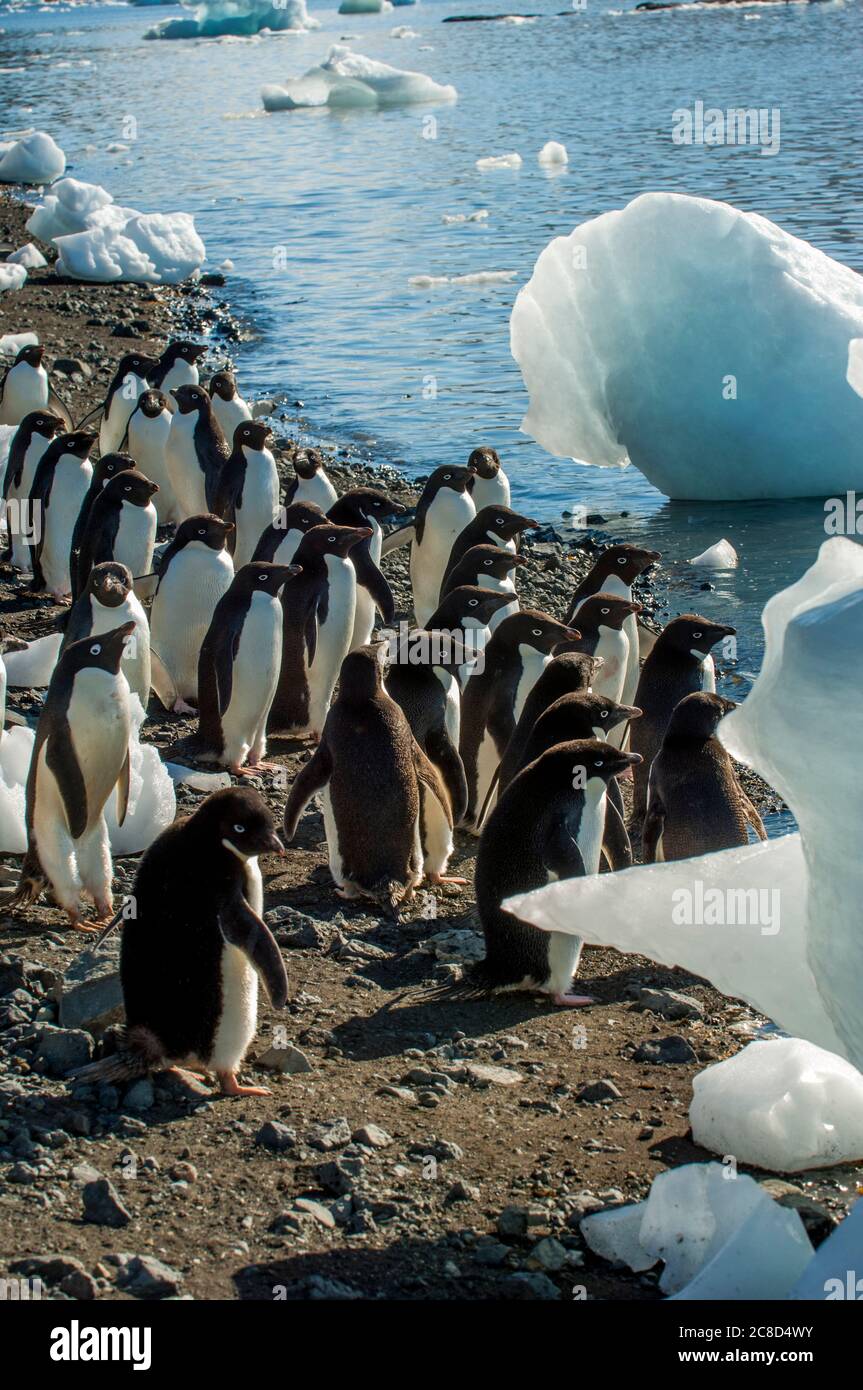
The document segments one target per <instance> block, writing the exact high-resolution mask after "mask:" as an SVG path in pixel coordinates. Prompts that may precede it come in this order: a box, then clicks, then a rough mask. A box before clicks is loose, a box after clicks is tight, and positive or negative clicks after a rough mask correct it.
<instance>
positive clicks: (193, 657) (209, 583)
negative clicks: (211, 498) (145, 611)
mask: <svg viewBox="0 0 863 1390" xmlns="http://www.w3.org/2000/svg"><path fill="white" fill-rule="evenodd" d="M230 533H231V526H230V525H229V524H228V523H227V522H224V521H223V520H222V518H221V517H219V516H213V515H211V514H209V513H205V514H202V515H201V516H190V517H188V518H187V520H186V521H182V522H181V523H180V525H179V526H178V527H177V533H176V535H175V536H174V539H173V540H172V541H171V544H170V545H169V546H168V548H167V550H164V551H163V552H162V554H161V556H160V557H159V564H158V573H159V582H158V588H157V589H156V594H155V597H154V599H153V606H152V608H151V610H150V661H151V666H152V683H153V689H154V690H155V692H156V694H157V695H158V697H159V699H160V701H161V703H162V704H163V705H164V707H165V709H168V710H172V711H173V712H174V713H175V714H194V713H195V710H196V708H197V702H198V659H199V657H200V654H201V647H202V645H203V642H204V638H205V637H206V635H207V633H208V631H209V629H210V624H211V622H212V620H213V613H214V611H215V608H216V604H217V603H218V602H219V600H220V599H221V598H222V597H223V595H224V594H226V593H227V592H228V589H229V588H230V586H231V582H232V580H233V578H234V565H233V562H232V560H231V557H230V555H229V554H228V550H227V539H228V536H229V535H230Z"/></svg>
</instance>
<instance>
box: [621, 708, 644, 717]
mask: <svg viewBox="0 0 863 1390" xmlns="http://www.w3.org/2000/svg"><path fill="white" fill-rule="evenodd" d="M620 708H621V709H622V710H623V712H624V713H625V715H626V717H627V719H640V718H641V716H642V714H643V713H644V710H641V709H639V708H638V706H637V705H621V706H620Z"/></svg>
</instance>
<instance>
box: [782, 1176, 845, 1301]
mask: <svg viewBox="0 0 863 1390" xmlns="http://www.w3.org/2000/svg"><path fill="white" fill-rule="evenodd" d="M788 1297H789V1298H792V1299H800V1298H802V1299H809V1300H813V1301H815V1300H819V1299H826V1300H836V1299H852V1300H854V1301H859V1300H860V1298H863V1200H861V1198H859V1197H858V1198H857V1201H856V1202H855V1203H854V1205H853V1207H852V1208H851V1210H850V1211H849V1213H848V1215H847V1216H846V1217H845V1220H844V1221H842V1222H840V1224H839V1225H838V1226H837V1227H836V1230H835V1231H832V1232H831V1234H830V1235H829V1236H828V1237H827V1239H826V1240H825V1241H824V1243H823V1245H819V1247H818V1249H817V1250H816V1252H815V1255H814V1257H813V1258H812V1259H811V1260H810V1261H809V1264H808V1265H807V1266H806V1269H805V1270H804V1272H803V1274H802V1276H801V1278H800V1279H799V1281H798V1282H797V1283H796V1284H795V1285H794V1288H793V1289H792V1290H791V1292H790V1294H789V1295H788Z"/></svg>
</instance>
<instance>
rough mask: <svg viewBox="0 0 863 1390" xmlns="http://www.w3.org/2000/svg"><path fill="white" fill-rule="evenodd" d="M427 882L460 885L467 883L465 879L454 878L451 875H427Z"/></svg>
mask: <svg viewBox="0 0 863 1390" xmlns="http://www.w3.org/2000/svg"><path fill="white" fill-rule="evenodd" d="M428 882H429V883H460V884H466V883H467V879H466V878H456V877H455V876H454V875H452V874H429V875H428Z"/></svg>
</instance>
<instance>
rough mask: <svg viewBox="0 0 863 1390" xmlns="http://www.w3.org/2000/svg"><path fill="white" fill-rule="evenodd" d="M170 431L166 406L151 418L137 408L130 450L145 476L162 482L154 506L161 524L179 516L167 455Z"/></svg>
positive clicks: (132, 420)
mask: <svg viewBox="0 0 863 1390" xmlns="http://www.w3.org/2000/svg"><path fill="white" fill-rule="evenodd" d="M170 433H171V415H170V412H169V411H167V410H163V411H162V413H161V415H157V416H155V418H152V419H151V418H149V417H148V416H142V415H141V414H140V412H137V411H136V413H135V414H134V415H133V416H132V418H131V420H130V421H129V445H128V448H129V453H130V454H131V455H132V458H133V459H134V460H135V463H136V465H137V467H138V469H139V470H140V472H141V473H143V474H144V477H145V478H149V479H150V481H151V482H153V483H158V484H159V491H158V492H157V493H156V494H155V497H154V499H153V506H154V507H155V508H156V513H157V515H158V518H159V524H160V526H164V525H165V524H166V523H168V522H171V521H179V520H180V511H179V507H178V504H177V498H176V495H175V493H174V484H173V482H172V481H171V475H170V473H169V472H168V460H167V456H166V450H167V447H168V436H169V435H170Z"/></svg>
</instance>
